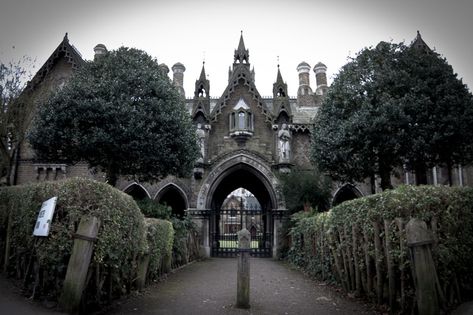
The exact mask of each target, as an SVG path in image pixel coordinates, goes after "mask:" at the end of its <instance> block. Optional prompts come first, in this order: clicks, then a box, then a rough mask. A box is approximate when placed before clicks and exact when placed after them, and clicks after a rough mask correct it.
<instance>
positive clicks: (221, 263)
mask: <svg viewBox="0 0 473 315" xmlns="http://www.w3.org/2000/svg"><path fill="white" fill-rule="evenodd" d="M250 264H251V265H250V274H251V275H250V277H251V278H250V279H251V280H250V305H251V308H250V309H249V310H241V309H236V308H235V306H234V305H235V302H236V268H237V260H236V259H234V258H212V259H208V260H204V261H199V262H195V263H193V264H190V265H189V266H186V267H184V268H182V269H181V270H179V271H178V272H176V273H173V274H171V275H169V277H168V278H167V279H166V280H164V281H162V282H160V283H157V284H156V285H154V286H152V287H150V288H148V289H147V290H146V291H145V293H143V294H141V295H138V296H135V297H132V298H130V299H128V300H127V301H125V302H122V303H120V305H118V306H115V307H114V308H113V309H110V310H109V311H107V312H106V314H107V315H112V314H122V315H126V314H298V315H303V314H324V315H325V314H376V313H375V312H374V311H373V310H371V309H369V307H368V306H366V305H364V304H363V303H361V302H359V301H355V300H350V299H348V298H347V297H346V296H344V295H343V294H341V293H340V292H336V291H335V290H334V289H333V288H331V287H328V286H326V285H324V284H322V283H318V282H315V281H313V280H311V279H309V278H308V277H306V276H304V275H303V274H302V273H301V272H299V271H297V270H293V269H291V268H289V267H288V266H287V265H285V264H284V263H282V262H279V261H276V260H273V259H265V258H252V259H251V260H250Z"/></svg>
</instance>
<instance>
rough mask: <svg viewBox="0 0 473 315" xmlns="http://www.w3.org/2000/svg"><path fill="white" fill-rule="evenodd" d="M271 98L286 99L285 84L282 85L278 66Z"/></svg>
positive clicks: (282, 81)
mask: <svg viewBox="0 0 473 315" xmlns="http://www.w3.org/2000/svg"><path fill="white" fill-rule="evenodd" d="M273 97H275V98H276V97H287V84H286V83H284V80H283V79H282V75H281V69H279V64H278V74H277V77H276V82H275V83H274V84H273Z"/></svg>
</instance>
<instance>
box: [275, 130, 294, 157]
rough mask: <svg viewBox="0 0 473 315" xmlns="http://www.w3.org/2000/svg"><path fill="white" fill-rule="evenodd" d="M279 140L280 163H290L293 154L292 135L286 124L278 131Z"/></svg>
mask: <svg viewBox="0 0 473 315" xmlns="http://www.w3.org/2000/svg"><path fill="white" fill-rule="evenodd" d="M278 140H279V141H278V142H279V143H278V144H279V162H280V163H281V162H289V158H290V154H291V144H290V141H291V133H290V132H289V128H288V127H287V125H286V124H282V126H281V129H280V130H279V131H278Z"/></svg>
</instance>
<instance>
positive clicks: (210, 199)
mask: <svg viewBox="0 0 473 315" xmlns="http://www.w3.org/2000/svg"><path fill="white" fill-rule="evenodd" d="M237 188H245V189H246V190H248V191H249V192H251V193H252V194H253V195H254V196H255V197H256V199H257V200H258V202H259V204H260V205H261V209H260V210H258V211H255V210H249V209H238V210H237V209H233V212H228V211H227V210H224V209H221V206H222V203H223V202H224V200H225V199H226V197H227V196H228V195H229V194H230V193H231V192H232V191H234V190H235V189H237ZM278 188H279V181H278V179H277V177H276V176H275V175H274V174H273V172H272V171H271V168H270V167H269V166H268V164H267V163H264V160H262V159H260V158H259V157H258V156H252V155H250V154H248V153H240V154H237V155H233V156H231V157H228V158H226V159H223V160H222V161H221V162H220V163H218V164H217V165H216V166H215V167H214V168H213V169H212V170H211V171H210V172H209V175H208V176H207V177H206V178H205V179H204V182H203V184H202V186H201V190H200V192H199V195H198V198H197V206H198V207H199V208H200V209H202V210H205V212H207V213H208V219H209V221H208V230H207V231H208V235H207V238H208V239H207V246H208V254H209V255H211V256H234V255H235V254H236V248H234V247H233V248H232V247H231V246H227V247H222V245H221V244H222V240H223V238H225V240H226V241H227V240H228V239H230V240H231V239H233V238H234V239H235V241H236V234H235V235H233V234H232V235H228V234H227V235H224V232H223V231H224V227H223V225H224V220H226V218H228V217H232V218H233V219H235V218H237V219H238V220H240V222H241V227H245V223H244V222H252V224H251V226H246V227H247V228H248V229H250V228H251V227H252V226H258V227H260V229H259V230H258V231H256V232H255V231H253V235H254V236H255V240H254V242H255V243H254V244H255V245H254V246H253V247H252V254H253V255H254V256H260V257H271V256H272V255H273V254H274V252H275V250H276V244H277V240H276V238H277V233H276V232H275V231H276V230H277V226H279V225H278V224H279V219H280V217H281V214H282V213H283V212H284V210H285V207H284V201H283V198H282V195H281V193H280V192H279V189H278ZM227 212H228V213H227ZM255 222H259V223H258V224H255ZM204 237H205V236H204ZM205 243H206V242H205V241H204V247H205V245H206V244H205ZM252 244H253V243H252ZM235 245H236V244H234V246H235Z"/></svg>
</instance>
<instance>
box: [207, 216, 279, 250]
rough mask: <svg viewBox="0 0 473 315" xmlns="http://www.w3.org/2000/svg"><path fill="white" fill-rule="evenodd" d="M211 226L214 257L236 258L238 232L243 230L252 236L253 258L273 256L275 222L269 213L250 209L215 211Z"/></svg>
mask: <svg viewBox="0 0 473 315" xmlns="http://www.w3.org/2000/svg"><path fill="white" fill-rule="evenodd" d="M210 224H211V244H212V252H211V255H212V256H217V257H235V256H236V255H237V253H238V237H237V232H238V231H240V230H241V229H242V228H246V229H247V230H248V231H250V234H251V251H250V255H251V256H253V257H271V256H272V245H271V244H272V241H273V235H272V233H271V231H272V227H273V222H272V218H271V215H270V214H269V213H267V212H263V211H262V210H249V209H220V210H218V211H217V210H214V211H212V215H211V221H210Z"/></svg>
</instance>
